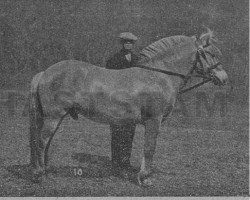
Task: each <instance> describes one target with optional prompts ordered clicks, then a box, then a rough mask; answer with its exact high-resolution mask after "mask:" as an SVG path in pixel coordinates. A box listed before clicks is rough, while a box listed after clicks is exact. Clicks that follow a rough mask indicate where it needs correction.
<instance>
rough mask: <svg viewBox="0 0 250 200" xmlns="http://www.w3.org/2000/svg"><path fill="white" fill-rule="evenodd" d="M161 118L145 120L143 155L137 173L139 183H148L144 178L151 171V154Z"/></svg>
mask: <svg viewBox="0 0 250 200" xmlns="http://www.w3.org/2000/svg"><path fill="white" fill-rule="evenodd" d="M160 123H161V118H157V119H149V120H147V121H146V122H145V138H144V155H143V158H142V163H141V169H140V172H139V174H138V182H139V184H140V185H141V184H150V179H146V178H147V176H148V175H149V174H150V173H151V172H152V165H153V156H154V154H155V148H156V140H157V135H158V134H159V129H160Z"/></svg>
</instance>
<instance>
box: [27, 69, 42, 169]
mask: <svg viewBox="0 0 250 200" xmlns="http://www.w3.org/2000/svg"><path fill="white" fill-rule="evenodd" d="M42 75H43V72H40V73H38V74H36V75H35V76H34V77H33V79H32V81H31V85H30V91H29V120H30V149H31V164H32V165H33V166H34V165H35V162H36V161H37V148H38V146H37V145H38V144H37V141H38V140H39V139H38V138H39V133H40V131H41V128H42V126H43V117H44V113H43V108H42V104H41V99H40V95H39V90H38V89H39V82H40V80H41V77H42Z"/></svg>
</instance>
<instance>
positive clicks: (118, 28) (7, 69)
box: [0, 0, 249, 104]
mask: <svg viewBox="0 0 250 200" xmlns="http://www.w3.org/2000/svg"><path fill="white" fill-rule="evenodd" d="M248 8H249V5H248V0H237V1H236V0H185V1H184V0H182V1H180V0H167V1H166V0H159V1H152V0H74V1H73V0H66V1H63V0H60V1H59V0H50V1H49V0H47V1H46V0H43V1H42V0H40V1H34V0H20V1H16V0H2V1H0V87H1V88H3V89H20V88H24V89H25V88H27V87H28V84H29V82H30V79H31V77H32V76H33V75H34V74H35V73H37V72H38V71H41V70H45V69H46V68H48V67H49V66H51V65H52V64H54V63H56V62H58V61H61V60H65V59H77V60H83V61H87V62H90V63H92V64H95V65H99V66H104V64H105V60H106V59H107V57H109V56H110V55H112V54H113V53H114V52H116V51H118V49H119V43H118V42H117V35H118V34H119V33H120V32H122V31H131V32H133V33H134V34H135V35H137V36H138V37H139V38H140V40H139V42H138V45H137V48H138V49H137V50H138V51H139V50H140V49H142V48H143V47H145V46H146V45H148V44H150V43H152V42H153V41H156V40H158V39H160V38H162V37H167V36H171V35H180V34H183V35H188V36H192V35H195V34H197V35H199V34H201V33H202V32H203V31H204V28H203V26H207V27H209V28H210V29H212V30H213V31H214V32H215V34H216V36H217V37H218V38H219V41H220V43H219V44H218V46H219V48H220V49H221V51H222V53H223V58H222V62H223V64H224V69H225V70H226V71H227V72H228V74H229V78H230V84H231V86H232V88H231V90H232V91H231V94H232V95H234V96H235V97H236V98H235V99H236V100H237V101H239V102H240V103H243V104H244V103H247V102H248V88H249V79H248V76H249V73H248V66H249V65H248V47H249V40H248V37H249V35H248V34H249V31H248V27H249V25H248V24H249V13H248Z"/></svg>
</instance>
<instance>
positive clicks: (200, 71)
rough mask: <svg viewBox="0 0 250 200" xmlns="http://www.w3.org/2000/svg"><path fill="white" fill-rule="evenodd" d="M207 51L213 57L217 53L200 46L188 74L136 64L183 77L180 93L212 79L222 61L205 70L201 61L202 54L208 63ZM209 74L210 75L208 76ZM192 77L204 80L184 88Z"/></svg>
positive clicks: (139, 66)
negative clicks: (214, 70) (213, 71)
mask: <svg viewBox="0 0 250 200" xmlns="http://www.w3.org/2000/svg"><path fill="white" fill-rule="evenodd" d="M205 52H206V53H208V54H209V55H210V56H211V57H212V58H214V57H215V55H213V54H212V53H211V52H209V51H204V50H203V48H201V47H200V48H198V50H197V52H196V54H195V60H194V62H193V67H192V68H191V70H190V71H189V72H188V74H187V75H183V74H180V73H176V72H171V71H167V70H163V69H156V68H152V67H147V66H144V65H136V67H138V68H142V69H147V70H150V71H155V72H160V73H163V74H167V75H171V76H177V77H179V78H181V79H183V81H184V82H183V85H182V86H181V89H180V91H179V94H183V93H185V92H187V91H190V90H192V89H194V88H197V87H200V86H202V85H204V84H205V83H208V82H210V81H212V80H213V79H212V77H213V75H212V70H213V69H215V68H217V67H218V66H219V65H221V63H220V62H218V63H216V64H215V65H212V66H210V67H209V68H208V69H207V71H208V73H207V72H205V70H204V68H203V63H202V61H201V58H200V56H202V57H203V59H204V60H205V61H206V62H207V63H208V61H207V58H206V55H205ZM198 63H199V64H200V66H201V68H199V67H198ZM194 72H196V73H197V75H194V76H193V75H192V74H193V73H194ZM208 75H209V76H208ZM191 77H197V78H203V81H202V82H200V83H197V84H195V85H193V86H191V87H189V88H186V89H183V88H184V87H185V86H186V84H187V82H188V80H189V79H190V78H191Z"/></svg>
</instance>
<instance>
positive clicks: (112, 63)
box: [106, 32, 138, 175]
mask: <svg viewBox="0 0 250 200" xmlns="http://www.w3.org/2000/svg"><path fill="white" fill-rule="evenodd" d="M119 38H120V42H121V45H122V49H121V51H120V52H118V53H116V54H115V55H114V56H113V57H111V58H110V59H108V61H107V64H106V68H107V69H115V70H119V69H126V68H130V67H133V66H135V65H136V63H137V61H138V56H136V55H135V54H134V53H133V52H132V49H133V47H134V44H135V42H136V41H137V37H136V36H135V35H133V34H132V33H129V32H125V33H121V34H120V35H119ZM135 128H136V125H135V124H124V125H116V124H110V131H111V161H112V165H113V167H114V169H115V170H116V171H115V172H118V173H119V172H122V171H123V170H126V171H131V170H133V168H132V166H131V165H130V157H131V152H132V143H133V138H134V134H135ZM123 175H124V174H123Z"/></svg>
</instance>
